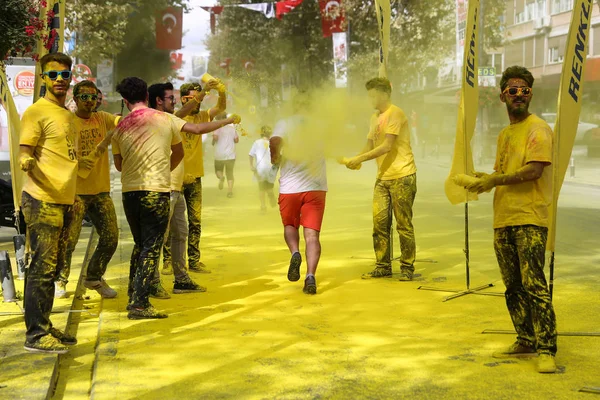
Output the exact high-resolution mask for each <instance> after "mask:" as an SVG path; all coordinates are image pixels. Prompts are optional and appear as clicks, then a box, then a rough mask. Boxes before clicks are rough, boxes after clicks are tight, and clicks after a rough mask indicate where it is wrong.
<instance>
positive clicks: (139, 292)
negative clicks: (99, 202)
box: [123, 191, 170, 308]
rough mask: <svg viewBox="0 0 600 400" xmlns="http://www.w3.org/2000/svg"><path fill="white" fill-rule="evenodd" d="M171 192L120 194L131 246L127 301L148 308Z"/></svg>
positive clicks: (167, 216)
mask: <svg viewBox="0 0 600 400" xmlns="http://www.w3.org/2000/svg"><path fill="white" fill-rule="evenodd" d="M169 202H170V193H158V192H148V191H135V192H126V193H123V208H124V210H125V216H126V217H127V222H128V223H129V228H130V229H131V234H132V236H133V241H134V247H133V252H132V253H131V263H130V267H129V290H128V294H129V304H130V305H131V306H133V307H136V308H148V307H149V306H150V301H149V296H150V288H151V286H152V279H153V276H154V271H155V270H156V268H158V262H159V257H160V250H161V246H162V245H163V242H164V239H165V233H166V231H167V226H168V224H169Z"/></svg>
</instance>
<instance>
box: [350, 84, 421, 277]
mask: <svg viewBox="0 0 600 400" xmlns="http://www.w3.org/2000/svg"><path fill="white" fill-rule="evenodd" d="M366 89H367V91H368V93H369V98H370V99H371V101H372V103H373V107H374V108H375V110H376V112H375V114H374V115H373V116H372V117H371V124H370V129H369V134H368V136H367V144H366V146H365V148H364V149H363V151H362V152H361V153H360V154H359V155H357V156H356V157H354V158H351V159H344V163H345V164H346V166H347V167H348V168H349V169H359V168H360V166H361V164H362V163H363V162H365V161H368V160H373V159H376V160H377V180H376V181H375V190H374V193H373V247H374V248H375V257H376V266H375V269H374V270H373V271H371V272H369V273H366V274H363V276H362V277H363V279H370V278H382V277H387V276H392V259H391V254H392V251H391V249H392V246H393V241H390V238H391V237H392V236H393V235H392V213H393V214H394V216H395V217H396V229H397V230H398V234H399V235H400V249H401V250H402V255H401V257H400V268H401V271H400V280H401V281H411V280H412V278H413V273H414V270H415V267H414V262H415V254H416V244H415V232H414V228H413V224H412V217H413V211H412V207H413V203H414V201H415V195H416V193H417V175H416V172H417V167H416V165H415V158H414V156H413V152H412V149H411V146H410V127H409V124H408V119H407V118H406V115H405V114H404V112H403V111H402V110H401V109H400V108H398V107H396V106H395V105H393V104H392V102H391V99H390V97H391V94H392V85H391V84H390V81H388V80H387V79H386V78H375V79H371V80H370V81H369V82H367V84H366Z"/></svg>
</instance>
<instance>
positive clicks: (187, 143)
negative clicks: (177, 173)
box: [183, 110, 210, 178]
mask: <svg viewBox="0 0 600 400" xmlns="http://www.w3.org/2000/svg"><path fill="white" fill-rule="evenodd" d="M184 120H185V121H187V122H190V123H192V124H199V123H202V122H210V114H209V112H208V111H204V110H201V111H200V112H199V113H198V114H195V115H188V116H187V117H185V118H184ZM183 151H184V154H185V156H184V159H183V162H184V164H185V165H184V169H185V174H186V175H191V176H193V177H194V178H201V177H203V176H204V154H203V151H202V135H194V134H191V133H183Z"/></svg>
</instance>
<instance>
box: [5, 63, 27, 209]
mask: <svg viewBox="0 0 600 400" xmlns="http://www.w3.org/2000/svg"><path fill="white" fill-rule="evenodd" d="M0 106H1V107H2V108H4V109H5V110H6V114H7V116H8V145H9V148H10V175H11V183H12V192H13V202H14V205H15V211H16V212H18V211H19V209H20V208H21V207H20V206H21V189H22V188H23V174H22V173H21V169H20V167H19V137H20V132H21V119H20V117H19V113H18V112H17V107H16V106H15V102H14V99H13V97H12V94H11V93H10V86H9V83H8V79H7V78H6V73H5V72H4V70H3V69H2V67H0ZM17 221H18V219H17Z"/></svg>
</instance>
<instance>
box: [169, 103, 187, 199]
mask: <svg viewBox="0 0 600 400" xmlns="http://www.w3.org/2000/svg"><path fill="white" fill-rule="evenodd" d="M168 115H169V116H170V117H171V119H172V120H173V122H174V123H175V125H176V126H177V127H178V128H179V131H180V132H181V129H183V126H184V125H185V124H186V123H187V122H185V121H184V120H183V119H181V118H179V117H177V116H175V115H173V114H168ZM181 133H182V134H183V132H181ZM184 164H185V162H184V161H181V162H180V163H179V165H178V166H177V168H175V169H174V170H173V171H171V190H173V191H176V192H181V191H182V190H183V179H184V176H185V167H184Z"/></svg>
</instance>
